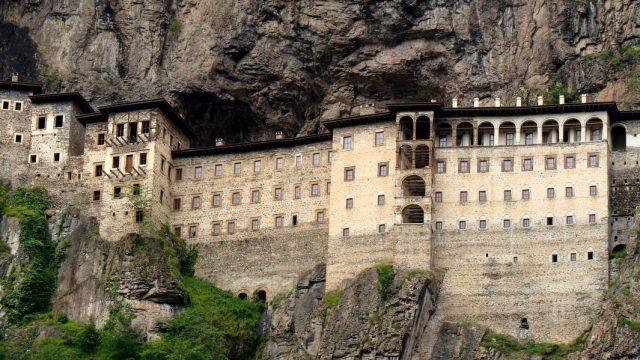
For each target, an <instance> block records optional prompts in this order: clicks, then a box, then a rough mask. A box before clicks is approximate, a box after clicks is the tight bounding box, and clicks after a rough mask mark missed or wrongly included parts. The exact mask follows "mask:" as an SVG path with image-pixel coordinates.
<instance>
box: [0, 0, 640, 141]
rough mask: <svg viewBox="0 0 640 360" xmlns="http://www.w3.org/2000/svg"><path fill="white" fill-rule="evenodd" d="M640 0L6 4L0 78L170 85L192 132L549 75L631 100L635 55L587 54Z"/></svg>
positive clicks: (304, 123) (504, 90)
mask: <svg viewBox="0 0 640 360" xmlns="http://www.w3.org/2000/svg"><path fill="white" fill-rule="evenodd" d="M639 4H640V2H638V1H604V0H590V1H572V0H571V1H570V0H563V1H554V2H547V1H527V2H517V1H503V0H473V1H463V0H456V1H441V0H438V1H417V2H416V1H371V0H358V1H352V2H326V1H316V0H305V1H296V2H290V1H284V0H269V1H261V2H255V1H251V0H241V1H230V0H214V1H204V0H188V1H186V0H171V1H162V2H160V1H154V0H144V1H139V0H123V1H103V0H69V1H64V2H59V1H42V0H36V1H27V2H23V1H4V2H2V4H0V22H1V23H2V28H7V29H9V31H13V32H16V33H19V34H22V36H15V37H13V36H9V39H15V40H13V41H0V54H2V53H12V54H15V55H14V56H11V57H9V58H6V59H7V60H5V64H2V67H1V69H2V74H0V77H3V78H4V77H6V75H7V73H8V72H10V71H12V70H15V69H17V70H18V71H21V72H25V74H24V75H25V76H26V78H30V79H36V78H37V77H36V74H34V73H33V72H38V73H39V74H38V75H41V76H40V77H43V78H45V79H46V80H47V82H48V83H49V84H53V85H55V84H56V82H57V81H61V83H62V87H63V88H64V89H74V90H81V91H82V93H83V94H87V95H88V96H89V98H90V99H91V100H96V101H98V102H101V101H102V102H106V101H114V100H118V99H129V98H140V97H154V96H158V95H162V96H166V97H170V98H172V99H173V100H174V101H175V102H177V103H179V105H180V107H181V108H182V109H183V110H184V111H186V112H187V113H188V115H189V117H190V120H191V122H192V124H193V125H194V127H195V128H196V130H197V131H196V132H197V133H200V134H201V135H202V139H203V140H201V142H202V143H210V142H211V140H212V139H214V138H215V137H225V138H227V140H242V139H246V138H256V137H260V136H265V135H266V134H268V133H271V131H272V130H273V129H284V130H286V132H287V133H288V135H290V134H293V133H296V132H298V131H299V130H300V129H302V130H301V131H302V132H314V131H316V129H317V126H318V122H317V120H318V119H320V118H328V117H334V116H337V115H340V114H342V113H349V112H351V110H352V109H353V108H355V107H356V105H359V104H362V103H369V102H376V101H384V100H385V99H389V101H398V100H428V99H429V98H435V99H441V100H445V99H449V98H451V97H453V96H454V95H455V96H458V97H461V98H462V103H464V104H467V105H469V104H471V100H470V99H471V98H473V97H476V96H477V97H480V98H481V99H482V102H483V103H491V102H492V101H493V100H492V99H493V97H494V96H501V97H503V99H507V98H508V99H511V98H513V97H514V94H515V93H518V94H521V95H524V96H525V97H529V99H530V100H532V97H533V96H534V95H535V93H536V92H537V91H540V90H544V89H546V88H548V87H550V86H552V85H554V84H560V83H563V84H567V85H568V86H569V88H570V89H571V90H572V91H574V92H576V93H583V92H586V93H593V94H595V97H596V98H597V99H598V100H612V99H615V100H617V101H620V102H622V103H624V104H625V105H627V106H628V105H635V104H637V103H638V100H639V97H638V94H637V93H636V92H635V91H634V90H633V88H634V87H633V86H630V85H632V84H633V82H634V79H635V77H634V76H633V73H632V70H633V68H632V67H624V66H617V65H616V62H615V61H614V62H611V61H610V60H611V59H610V58H607V57H606V56H585V55H587V54H595V53H598V52H599V51H601V50H603V49H611V51H612V52H613V53H617V52H623V51H624V48H626V47H633V46H637V45H638V43H639V41H638V34H639V26H640V8H639ZM27 32H28V35H29V38H26V37H25V36H24V34H25V33H27ZM12 49H17V50H15V51H14V50H12ZM3 59H5V57H3ZM23 59H28V60H29V61H23ZM33 59H35V62H37V64H36V65H35V66H34V65H30V64H33V63H34V61H33ZM27 65H28V66H27ZM36 68H37V69H36ZM636 81H637V80H636ZM511 100H512V99H511ZM266 129H269V132H265V130H266Z"/></svg>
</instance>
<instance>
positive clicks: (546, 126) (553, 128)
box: [542, 120, 560, 144]
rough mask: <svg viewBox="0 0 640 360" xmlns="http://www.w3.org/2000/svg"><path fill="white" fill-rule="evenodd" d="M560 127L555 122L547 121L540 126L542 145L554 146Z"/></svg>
mask: <svg viewBox="0 0 640 360" xmlns="http://www.w3.org/2000/svg"><path fill="white" fill-rule="evenodd" d="M559 130H560V126H559V125H558V122H557V121H555V120H547V121H545V122H544V123H543V124H542V143H543V144H555V143H557V142H558V139H559V138H560V136H559Z"/></svg>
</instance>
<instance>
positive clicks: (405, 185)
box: [402, 175, 426, 197]
mask: <svg viewBox="0 0 640 360" xmlns="http://www.w3.org/2000/svg"><path fill="white" fill-rule="evenodd" d="M425 195H426V185H425V182H424V179H422V178H421V177H420V176H417V175H411V176H407V177H406V178H404V180H402V196H422V197H424V196H425Z"/></svg>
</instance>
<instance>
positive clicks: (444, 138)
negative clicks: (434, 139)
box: [438, 135, 447, 147]
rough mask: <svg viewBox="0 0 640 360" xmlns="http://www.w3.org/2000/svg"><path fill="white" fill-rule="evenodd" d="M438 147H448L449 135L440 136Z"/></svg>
mask: <svg viewBox="0 0 640 360" xmlns="http://www.w3.org/2000/svg"><path fill="white" fill-rule="evenodd" d="M438 147H447V135H440V137H439V138H438Z"/></svg>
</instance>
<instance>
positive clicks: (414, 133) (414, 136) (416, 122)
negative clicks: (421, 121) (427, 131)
mask: <svg viewBox="0 0 640 360" xmlns="http://www.w3.org/2000/svg"><path fill="white" fill-rule="evenodd" d="M411 121H412V122H413V139H411V140H415V139H416V127H417V126H418V125H417V124H418V120H416V117H415V116H414V117H412V118H411Z"/></svg>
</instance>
